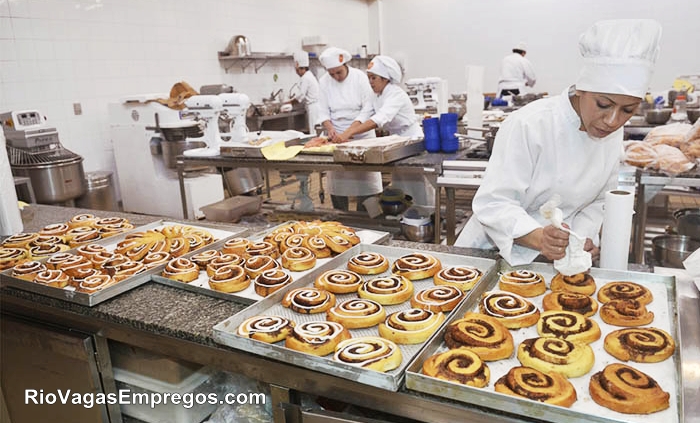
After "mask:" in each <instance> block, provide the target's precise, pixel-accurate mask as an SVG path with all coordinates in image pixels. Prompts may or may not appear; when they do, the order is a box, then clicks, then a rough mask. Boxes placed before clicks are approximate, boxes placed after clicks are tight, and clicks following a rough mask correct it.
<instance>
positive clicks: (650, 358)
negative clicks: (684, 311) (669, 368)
mask: <svg viewBox="0 0 700 423" xmlns="http://www.w3.org/2000/svg"><path fill="white" fill-rule="evenodd" d="M603 347H604V348H605V351H607V352H608V353H609V354H610V355H612V356H613V357H615V358H617V359H618V360H622V361H630V360H631V361H636V362H637V363H658V362H660V361H664V360H666V359H667V358H669V357H670V356H672V355H673V353H674V352H675V351H676V343H675V341H674V340H673V338H672V337H671V335H669V334H668V332H666V331H663V330H661V329H658V328H629V329H618V330H616V331H613V332H610V333H609V334H608V335H607V336H606V337H605V341H603Z"/></svg>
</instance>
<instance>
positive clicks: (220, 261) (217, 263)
mask: <svg viewBox="0 0 700 423" xmlns="http://www.w3.org/2000/svg"><path fill="white" fill-rule="evenodd" d="M245 262H246V260H245V259H244V258H243V256H239V255H237V254H221V255H220V256H219V257H214V258H213V259H212V260H211V261H210V262H209V264H207V276H209V277H211V276H212V275H213V274H214V273H216V270H217V269H219V268H221V267H224V266H243V265H245Z"/></svg>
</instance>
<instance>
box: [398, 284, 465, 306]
mask: <svg viewBox="0 0 700 423" xmlns="http://www.w3.org/2000/svg"><path fill="white" fill-rule="evenodd" d="M464 296H465V295H464V292H462V290H461V289H459V288H456V287H454V286H450V285H444V286H432V287H430V288H426V289H423V290H421V291H418V292H416V293H415V294H414V295H413V297H412V298H411V307H414V308H420V309H423V310H430V311H432V312H435V313H437V312H440V311H441V312H449V311H452V310H454V308H455V307H457V305H458V304H459V303H460V302H461V301H462V299H463V298H464Z"/></svg>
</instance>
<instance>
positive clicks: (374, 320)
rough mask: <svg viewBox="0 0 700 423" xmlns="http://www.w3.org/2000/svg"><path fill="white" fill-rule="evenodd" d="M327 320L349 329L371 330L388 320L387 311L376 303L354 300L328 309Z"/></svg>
mask: <svg viewBox="0 0 700 423" xmlns="http://www.w3.org/2000/svg"><path fill="white" fill-rule="evenodd" d="M326 319H328V320H329V321H331V322H337V323H340V324H342V325H343V326H345V327H346V328H348V329H361V328H369V327H372V326H376V325H378V324H380V323H381V322H383V321H384V320H385V319H386V310H385V309H384V307H383V306H382V305H381V304H379V303H378V302H376V301H372V300H365V299H362V298H353V299H350V300H346V301H343V302H342V303H340V304H338V305H336V306H334V307H331V308H330V309H328V313H327V315H326Z"/></svg>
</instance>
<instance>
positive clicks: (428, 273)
mask: <svg viewBox="0 0 700 423" xmlns="http://www.w3.org/2000/svg"><path fill="white" fill-rule="evenodd" d="M440 269H442V264H440V260H438V259H436V258H435V257H433V256H431V255H430V254H423V253H412V254H408V255H405V256H403V257H401V258H399V259H397V260H396V261H395V262H394V264H393V265H392V266H391V271H392V272H393V273H395V274H397V275H401V276H405V277H406V278H408V279H409V280H412V281H415V280H420V279H427V278H430V277H432V276H433V275H435V274H436V273H437V272H439V271H440Z"/></svg>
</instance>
